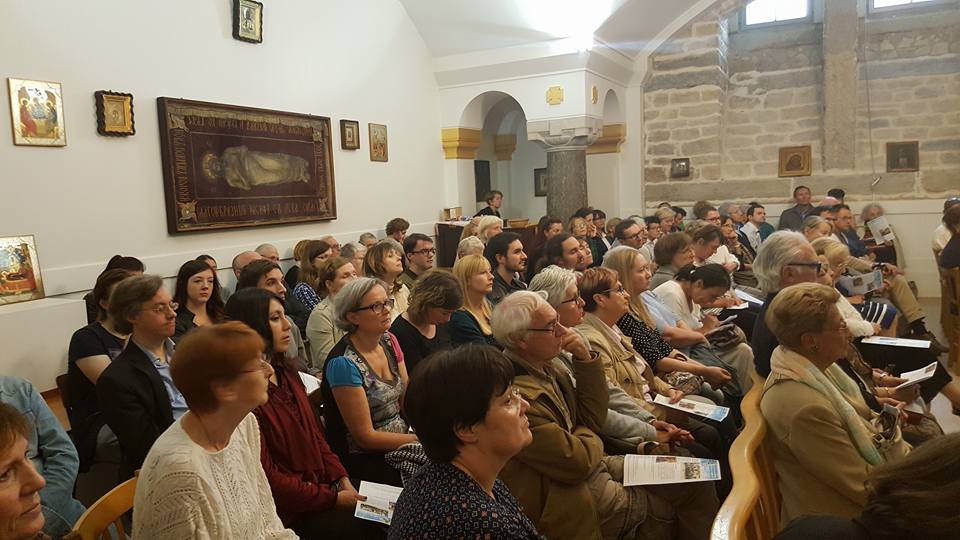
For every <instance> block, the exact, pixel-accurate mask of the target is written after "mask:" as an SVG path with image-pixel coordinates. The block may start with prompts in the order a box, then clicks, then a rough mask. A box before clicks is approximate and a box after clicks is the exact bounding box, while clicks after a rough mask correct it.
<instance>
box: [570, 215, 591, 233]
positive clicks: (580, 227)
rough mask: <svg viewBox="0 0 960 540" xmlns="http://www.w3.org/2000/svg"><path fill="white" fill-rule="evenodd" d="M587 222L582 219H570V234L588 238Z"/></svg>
mask: <svg viewBox="0 0 960 540" xmlns="http://www.w3.org/2000/svg"><path fill="white" fill-rule="evenodd" d="M588 229H589V228H588V227H587V220H585V219H583V218H582V217H572V218H570V228H569V229H568V230H569V231H570V234H572V235H573V236H578V237H584V238H585V237H586V236H587V232H588Z"/></svg>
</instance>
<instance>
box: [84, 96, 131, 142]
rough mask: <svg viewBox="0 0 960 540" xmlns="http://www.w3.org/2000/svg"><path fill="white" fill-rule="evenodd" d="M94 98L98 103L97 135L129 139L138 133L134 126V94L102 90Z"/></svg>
mask: <svg viewBox="0 0 960 540" xmlns="http://www.w3.org/2000/svg"><path fill="white" fill-rule="evenodd" d="M93 97H94V99H95V100H96V102H97V133H99V134H101V135H106V136H108V137H129V136H130V135H133V134H134V133H136V132H137V130H136V128H135V127H134V125H133V94H123V93H120V92H109V91H107V90H100V91H98V92H94V93H93Z"/></svg>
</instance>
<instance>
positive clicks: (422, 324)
mask: <svg viewBox="0 0 960 540" xmlns="http://www.w3.org/2000/svg"><path fill="white" fill-rule="evenodd" d="M502 234H507V233H502ZM461 306H463V292H462V291H461V290H460V283H458V282H457V280H456V278H454V277H453V276H452V275H450V274H449V273H447V272H442V271H439V270H431V271H430V272H427V273H426V274H424V275H423V276H422V277H421V278H420V279H419V280H418V281H417V282H416V283H415V284H414V286H413V290H412V291H410V305H409V306H408V307H407V310H406V311H404V312H403V315H400V316H399V317H397V318H396V319H394V321H393V324H392V325H391V326H390V332H391V333H392V334H393V335H394V336H395V337H396V338H397V342H398V343H399V344H400V350H401V351H403V363H404V364H406V366H407V373H410V374H413V373H414V371H415V370H416V368H417V365H418V364H420V362H421V361H422V360H423V359H424V358H426V357H428V356H430V355H431V354H433V353H435V352H437V351H442V350H446V349H449V348H451V347H452V346H453V343H452V341H451V340H450V333H449V330H448V327H447V323H448V322H450V317H451V316H452V315H453V313H454V312H456V311H457V310H458V309H460V307H461Z"/></svg>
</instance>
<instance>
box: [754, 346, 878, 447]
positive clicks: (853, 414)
mask: <svg viewBox="0 0 960 540" xmlns="http://www.w3.org/2000/svg"><path fill="white" fill-rule="evenodd" d="M770 375H771V376H770V377H767V382H766V384H765V385H764V391H766V390H769V389H770V387H771V386H773V385H774V384H775V383H776V382H777V381H778V380H783V379H788V380H792V381H797V382H799V383H802V384H805V385H807V386H809V387H810V388H813V389H814V390H816V391H817V392H820V393H821V394H823V396H824V397H825V398H827V400H828V401H829V402H830V403H831V404H832V405H833V408H834V409H835V410H836V411H837V414H839V415H840V419H841V420H842V421H843V423H844V425H845V426H846V429H847V433H848V434H849V435H850V440H851V441H853V445H854V446H855V447H856V448H857V450H858V451H859V452H860V455H861V456H863V459H864V460H866V461H867V463H869V464H871V465H879V464H881V463H883V461H884V460H883V457H882V456H881V455H880V452H879V451H878V450H877V447H876V445H874V443H873V434H872V432H871V430H870V428H869V427H868V426H867V421H866V420H864V419H863V418H862V417H861V416H860V415H859V414H858V413H857V411H856V409H854V408H853V405H851V404H850V402H849V401H848V399H858V398H859V396H860V390H859V388H857V383H855V382H854V381H853V380H852V379H851V378H850V377H849V376H848V375H847V374H846V373H844V371H843V369H841V368H840V366H838V365H836V364H830V367H828V368H827V369H826V370H825V371H820V369H819V368H817V366H815V365H813V363H811V362H810V360H807V359H806V358H804V357H803V356H802V355H800V354H798V353H796V352H794V351H791V350H790V349H787V348H786V347H784V346H783V345H780V346H778V347H777V348H776V350H774V351H773V355H772V356H771V358H770Z"/></svg>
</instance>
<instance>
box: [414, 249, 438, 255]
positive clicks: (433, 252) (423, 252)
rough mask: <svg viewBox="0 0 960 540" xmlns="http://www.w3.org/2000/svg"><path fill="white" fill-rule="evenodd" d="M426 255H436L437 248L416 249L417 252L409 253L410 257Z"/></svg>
mask: <svg viewBox="0 0 960 540" xmlns="http://www.w3.org/2000/svg"><path fill="white" fill-rule="evenodd" d="M428 253H429V254H430V255H436V254H437V248H424V249H418V250H416V251H411V252H410V254H411V255H426V254H428Z"/></svg>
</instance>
